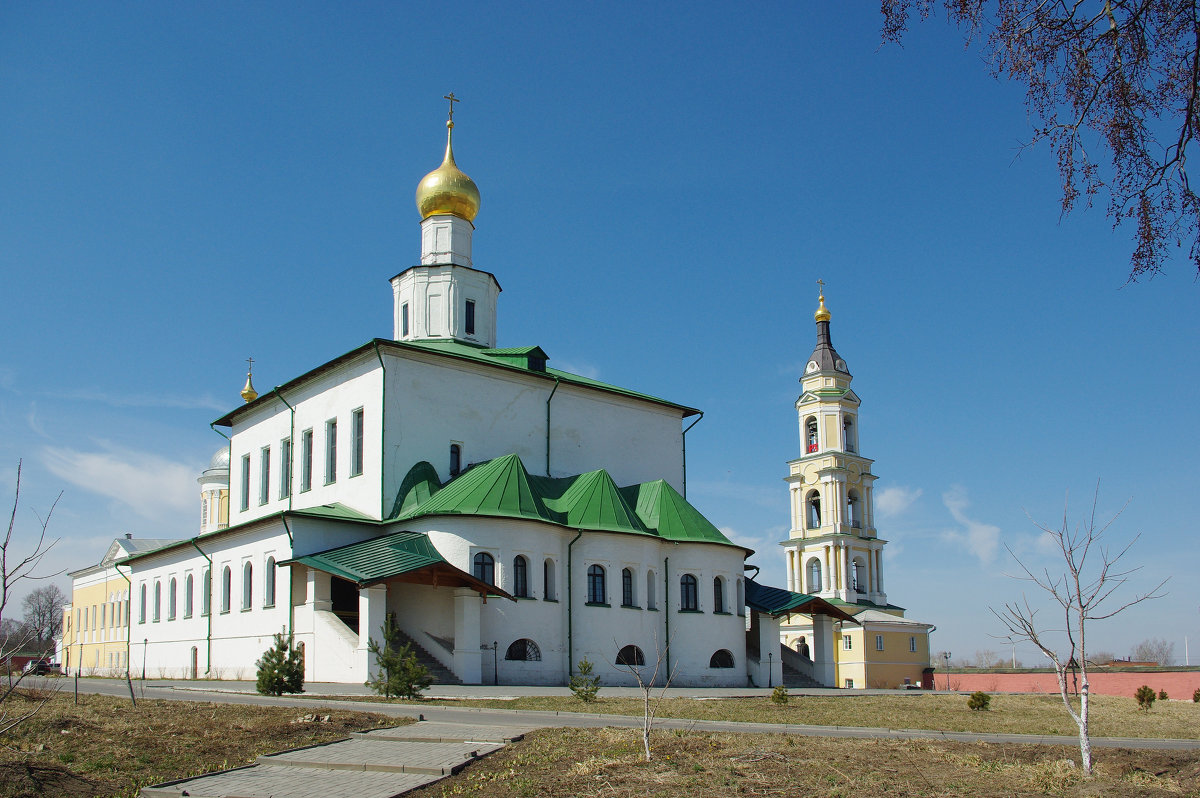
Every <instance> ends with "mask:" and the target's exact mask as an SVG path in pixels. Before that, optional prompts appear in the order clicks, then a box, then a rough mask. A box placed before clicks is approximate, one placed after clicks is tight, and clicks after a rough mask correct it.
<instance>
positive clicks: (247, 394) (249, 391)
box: [242, 357, 258, 404]
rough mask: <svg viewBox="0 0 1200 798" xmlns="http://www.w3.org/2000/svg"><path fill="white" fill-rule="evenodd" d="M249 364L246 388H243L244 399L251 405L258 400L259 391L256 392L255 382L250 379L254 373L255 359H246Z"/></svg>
mask: <svg viewBox="0 0 1200 798" xmlns="http://www.w3.org/2000/svg"><path fill="white" fill-rule="evenodd" d="M246 362H247V363H248V364H249V365H248V366H247V367H246V387H245V388H242V399H244V400H246V404H250V403H251V402H253V401H254V400H255V399H257V398H258V391H256V390H254V382H253V381H252V380H251V379H250V376H251V373H252V372H253V371H254V358H252V357H248V358H246Z"/></svg>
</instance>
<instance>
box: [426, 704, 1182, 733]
mask: <svg viewBox="0 0 1200 798" xmlns="http://www.w3.org/2000/svg"><path fill="white" fill-rule="evenodd" d="M601 695H602V696H603V694H601ZM424 703H427V704H430V703H432V704H439V705H447V706H471V707H497V708H503V709H529V710H539V711H548V712H591V713H601V714H611V715H641V713H642V703H641V700H640V699H637V698H604V697H601V698H600V699H599V700H597V701H595V702H593V703H591V704H583V703H581V702H579V701H577V700H575V699H574V698H571V697H569V696H563V697H557V696H535V697H526V698H516V699H512V700H504V699H469V700H457V701H448V700H436V701H428V702H424ZM658 714H659V717H663V718H687V719H691V720H726V721H745V722H750V723H796V724H805V725H812V726H860V727H861V726H869V727H881V728H888V729H936V730H940V731H967V732H998V733H1012V734H1067V735H1076V734H1078V733H1079V730H1078V728H1077V727H1076V726H1075V723H1074V722H1073V721H1072V720H1071V718H1070V716H1068V715H1067V712H1066V710H1065V709H1064V708H1063V705H1062V699H1060V698H1058V697H1057V696H1034V695H1011V694H1004V693H1000V694H995V695H993V696H992V702H991V709H990V710H988V711H986V712H972V711H971V710H970V709H968V708H967V697H966V696H963V695H946V694H933V693H918V694H905V695H894V696H893V695H879V696H874V695H836V696H798V695H793V696H792V697H791V700H790V701H789V702H788V703H787V704H786V705H784V706H777V705H775V704H772V703H771V701H770V700H769V699H768V698H767V697H766V696H764V697H762V698H730V699H711V700H707V699H706V700H696V699H691V698H672V699H666V700H664V701H663V702H662V704H661V705H660V709H659V713H658ZM1091 733H1092V735H1093V736H1096V737H1150V738H1184V739H1195V738H1196V737H1197V736H1198V735H1200V704H1195V703H1192V702H1190V701H1170V702H1155V704H1154V709H1152V710H1151V711H1149V712H1143V711H1141V710H1139V709H1138V708H1137V702H1136V701H1134V700H1133V699H1132V698H1124V697H1122V696H1093V697H1092V717H1091Z"/></svg>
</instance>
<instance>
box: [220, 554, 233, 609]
mask: <svg viewBox="0 0 1200 798" xmlns="http://www.w3.org/2000/svg"><path fill="white" fill-rule="evenodd" d="M232 592H233V572H232V571H231V570H230V569H229V566H228V565H226V566H225V567H224V568H223V569H222V570H221V612H223V613H224V612H229V594H230V593H232Z"/></svg>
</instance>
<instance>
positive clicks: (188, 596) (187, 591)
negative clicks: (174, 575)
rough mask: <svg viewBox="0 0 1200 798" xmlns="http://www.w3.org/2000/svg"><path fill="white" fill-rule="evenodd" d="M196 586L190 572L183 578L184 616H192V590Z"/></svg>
mask: <svg viewBox="0 0 1200 798" xmlns="http://www.w3.org/2000/svg"><path fill="white" fill-rule="evenodd" d="M194 588H195V585H194V583H193V582H192V575H191V574H188V575H187V578H186V579H184V580H183V617H184V618H191V617H192V590H193V589H194Z"/></svg>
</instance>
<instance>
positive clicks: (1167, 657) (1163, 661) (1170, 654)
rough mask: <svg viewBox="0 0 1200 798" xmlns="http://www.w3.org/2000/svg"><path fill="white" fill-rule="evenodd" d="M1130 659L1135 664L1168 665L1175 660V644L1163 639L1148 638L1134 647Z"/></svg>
mask: <svg viewBox="0 0 1200 798" xmlns="http://www.w3.org/2000/svg"><path fill="white" fill-rule="evenodd" d="M1129 657H1130V659H1132V660H1135V661H1137V662H1157V663H1158V664H1159V665H1170V664H1171V660H1173V659H1174V658H1175V644H1174V643H1171V642H1168V641H1167V640H1164V639H1163V638H1161V637H1159V638H1149V639H1147V640H1143V641H1142V642H1140V643H1138V644H1137V645H1136V646H1134V649H1133V653H1132V654H1130V655H1129Z"/></svg>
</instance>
